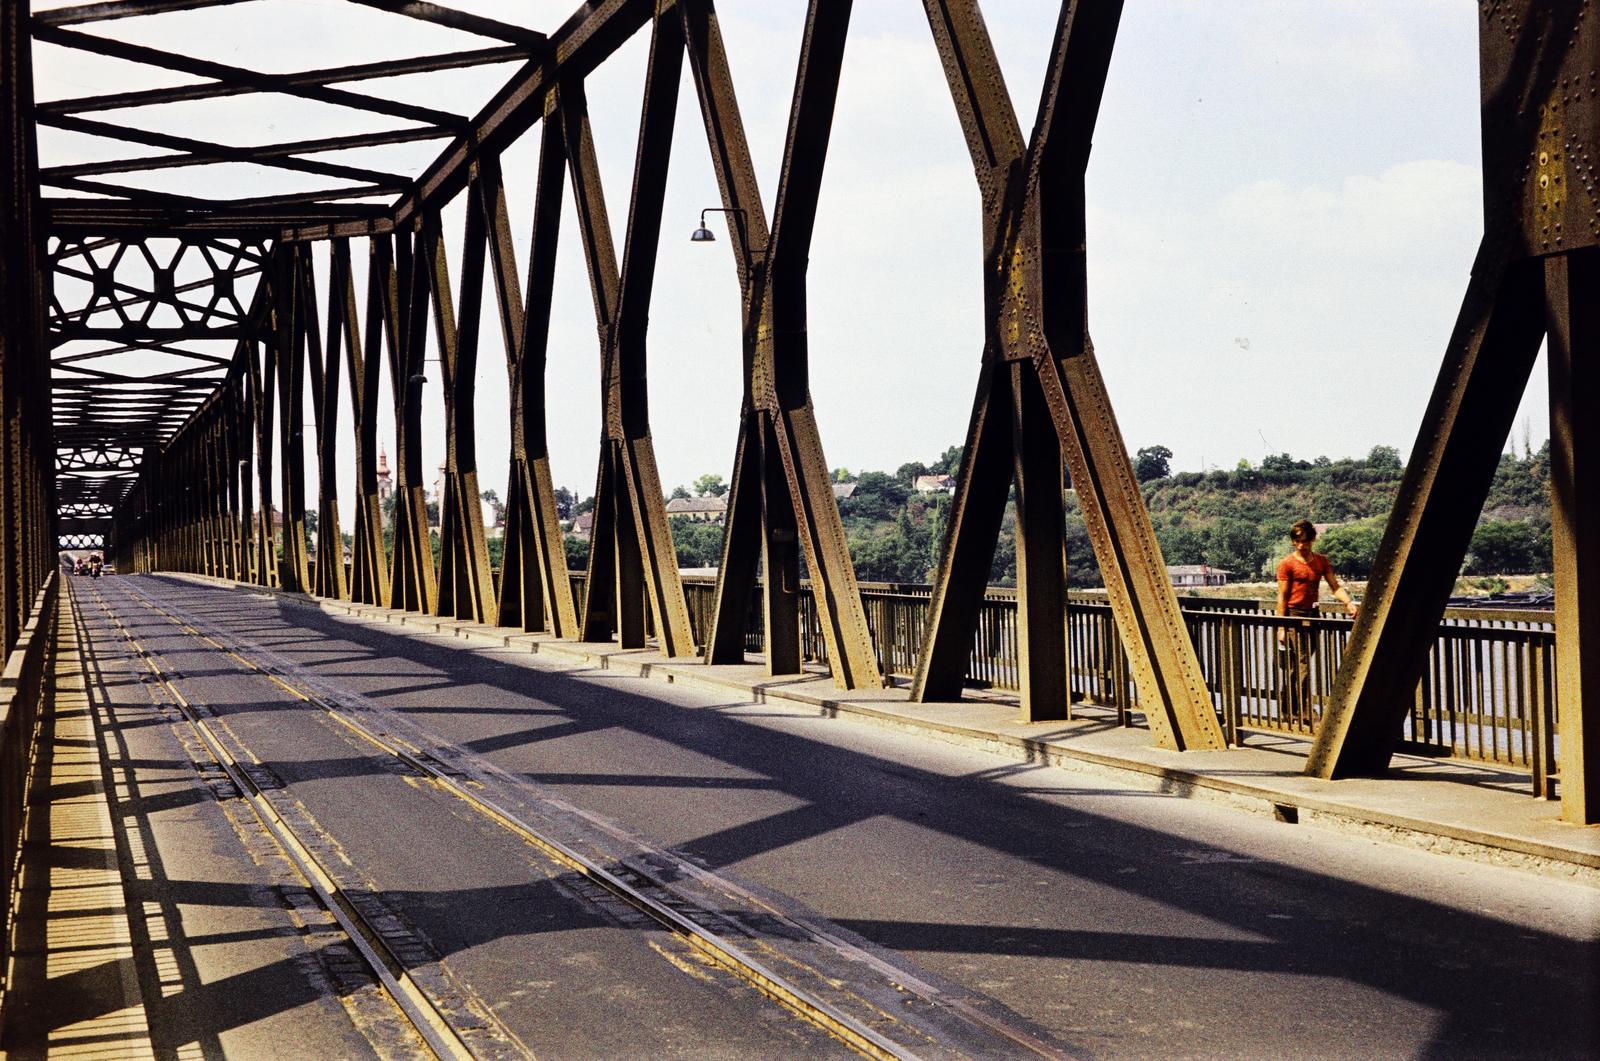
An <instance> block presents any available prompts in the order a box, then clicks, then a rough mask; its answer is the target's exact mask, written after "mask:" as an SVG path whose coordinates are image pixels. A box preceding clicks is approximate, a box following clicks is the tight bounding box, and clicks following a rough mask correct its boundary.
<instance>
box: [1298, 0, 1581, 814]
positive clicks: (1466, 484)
mask: <svg viewBox="0 0 1600 1061" xmlns="http://www.w3.org/2000/svg"><path fill="white" fill-rule="evenodd" d="M1589 8H1590V5H1589V4H1588V3H1587V2H1585V0H1547V2H1537V0H1494V2H1486V3H1483V4H1481V5H1480V7H1479V14H1480V24H1479V40H1480V51H1481V56H1482V59H1481V64H1480V72H1481V78H1482V89H1483V98H1482V112H1483V139H1484V154H1483V160H1484V162H1483V165H1484V181H1483V183H1484V238H1483V243H1482V245H1481V247H1480V249H1479V251H1478V258H1477V261H1476V263H1475V264H1474V266H1473V273H1472V279H1471V282H1470V283H1469V285H1468V287H1467V293H1466V296H1465V298H1464V300H1463V303H1462V307H1461V314H1460V316H1459V317H1458V319H1457V322H1456V327H1455V332H1454V334H1453V335H1452V336H1451V339H1450V343H1449V346H1448V348H1447V352H1446V354H1445V360H1444V364H1443V365H1442V366H1441V368H1440V372H1439V378H1438V381H1437V382H1436V384H1435V385H1434V391H1433V396H1432V398H1431V399H1430V401H1429V403H1428V408H1427V412H1426V413H1425V414H1424V417H1423V425H1422V430H1421V432H1420V433H1419V434H1418V436H1417V442H1416V446H1415V448H1414V449H1413V451H1412V454H1411V460H1410V462H1409V463H1408V464H1407V466H1406V471H1405V475H1404V477H1403V478H1402V480H1401V484H1400V491H1399V495H1398V497H1397V498H1396V501H1395V506H1394V509H1393V510H1392V512H1391V513H1390V517H1389V523H1388V526H1387V528H1386V529H1385V531H1384V536H1383V541H1382V543H1381V544H1380V546H1379V549H1378V556H1377V560H1376V562H1375V564H1374V569H1373V575H1372V579H1371V581H1370V582H1369V583H1368V586H1367V595H1366V599H1365V600H1364V601H1363V604H1362V611H1361V615H1360V617H1359V618H1358V619H1357V621H1356V625H1355V629H1354V630H1353V631H1352V633H1351V638H1350V643H1349V645H1348V647H1347V648H1346V651H1345V655H1344V660H1343V663H1342V665H1341V668H1340V671H1339V678H1338V682H1337V684H1336V687H1335V690H1334V695H1333V697H1332V700H1331V702H1330V704H1329V706H1328V710H1327V715H1326V718H1325V720H1324V722H1323V724H1322V727H1321V729H1320V730H1319V731H1318V733H1317V738H1316V742H1315V745H1314V746H1313V748H1312V752H1311V757H1310V761H1309V762H1308V764H1307V767H1306V770H1307V772H1308V773H1311V774H1314V775H1317V776H1321V777H1329V778H1336V777H1347V776H1352V775H1361V774H1375V773H1381V772H1382V771H1384V770H1385V769H1386V768H1387V767H1388V765H1389V760H1390V757H1391V755H1392V754H1393V752H1394V749H1395V745H1396V743H1397V742H1398V741H1399V739H1400V735H1401V729H1402V727H1403V725H1404V722H1405V718H1406V714H1407V709H1408V707H1409V698H1408V697H1407V696H1405V695H1398V693H1399V691H1400V690H1409V689H1411V688H1413V687H1414V686H1415V684H1416V682H1417V679H1418V678H1419V677H1420V675H1421V673H1422V669H1423V666H1424V664H1425V662H1426V659H1427V653H1428V650H1429V648H1430V644H1431V641H1432V638H1433V634H1432V629H1433V627H1434V625H1435V624H1436V623H1437V621H1438V618H1439V616H1440V615H1441V614H1442V613H1443V611H1444V607H1445V602H1446V599H1447V598H1448V596H1449V594H1450V591H1451V588H1452V586H1453V585H1454V581H1455V577H1456V574H1457V572H1459V571H1460V568H1461V562H1462V560H1463V559H1464V557H1465V556H1466V552H1467V549H1468V547H1469V545H1470V543H1471V539H1472V532H1473V529H1474V527H1475V526H1476V523H1477V519H1478V515H1479V513H1480V512H1481V511H1482V509H1483V503H1484V501H1485V499H1486V498H1487V497H1488V493H1489V488H1490V486H1491V484H1492V482H1493V479H1494V472H1495V468H1496V466H1497V464H1498V461H1499V458H1500V452H1501V449H1502V447H1503V446H1504V443H1505V439H1506V437H1507V435H1508V434H1509V432H1510V429H1511V425H1512V422H1513V420H1514V418H1515V416H1516V412H1517V407H1518V405H1519V404H1520V402H1521V397H1522V394H1523V391H1524V389H1525V388H1526V385H1527V381H1528V376H1529V373H1530V372H1531V371H1532V368H1533V363H1534V359H1535V356H1536V355H1537V353H1538V350H1539V345H1540V342H1541V340H1543V339H1544V337H1545V335H1546V334H1547V332H1548V334H1549V336H1550V338H1551V343H1550V351H1551V358H1550V371H1551V387H1550V395H1551V398H1550V400H1551V439H1550V442H1551V465H1552V475H1551V479H1552V488H1553V491H1554V499H1553V500H1554V505H1553V509H1552V519H1553V526H1552V531H1553V538H1554V542H1553V544H1554V552H1555V568H1556V581H1557V618H1558V623H1557V629H1558V643H1557V657H1556V690H1557V703H1558V706H1559V716H1560V725H1561V734H1560V736H1561V751H1562V763H1561V771H1560V783H1561V796H1562V815H1563V817H1565V818H1566V819H1567V820H1569V821H1574V822H1600V755H1596V754H1591V753H1592V752H1593V751H1594V749H1593V743H1594V741H1595V740H1596V739H1597V737H1596V734H1597V732H1600V720H1597V719H1596V718H1595V714H1596V712H1600V699H1597V697H1596V696H1595V695H1594V694H1593V688H1594V686H1595V682H1596V674H1597V671H1596V669H1595V666H1594V664H1593V663H1592V661H1590V662H1585V660H1584V656H1583V653H1582V651H1581V649H1580V646H1581V645H1582V644H1583V643H1584V642H1583V638H1584V636H1585V633H1586V632H1587V631H1589V630H1592V629H1593V628H1594V627H1595V620H1594V618H1593V616H1592V615H1591V614H1590V613H1591V612H1592V609H1593V608H1594V607H1595V588H1596V574H1595V572H1594V570H1593V565H1592V563H1590V562H1589V561H1588V560H1587V559H1586V556H1587V554H1589V553H1592V552H1593V551H1594V543H1595V541H1596V540H1597V538H1596V533H1597V532H1596V528H1595V515H1594V507H1593V506H1594V503H1595V502H1594V499H1593V498H1592V497H1590V496H1587V495H1586V494H1585V492H1583V491H1582V490H1580V489H1579V482H1580V478H1579V476H1580V475H1581V473H1582V471H1583V469H1585V468H1587V467H1588V466H1590V465H1592V464H1593V463H1594V461H1595V456H1594V455H1595V446H1596V440H1595V438H1594V436H1593V433H1592V431H1591V430H1589V429H1587V428H1586V427H1585V423H1584V417H1583V415H1582V410H1583V409H1584V408H1585V405H1584V402H1585V401H1586V400H1587V399H1589V398H1590V396H1591V395H1592V393H1593V387H1594V375H1593V374H1594V365H1595V364H1596V363H1597V359H1600V333H1597V332H1596V330H1595V327H1594V323H1593V310H1592V307H1593V304H1594V301H1595V299H1594V294H1593V292H1594V290H1595V288H1596V279H1597V274H1596V270H1595V266H1594V264H1593V260H1594V259H1593V255H1594V253H1595V251H1594V250H1593V248H1594V247H1595V245H1596V244H1597V243H1600V195H1597V190H1596V179H1595V178H1596V173H1595V168H1594V167H1595V162H1596V159H1595V157H1594V155H1593V154H1592V152H1594V151H1596V150H1600V102H1597V100H1596V98H1595V92H1596V89H1595V86H1594V79H1595V76H1596V73H1595V71H1596V70H1597V69H1600V30H1597V29H1596V27H1595V25H1594V21H1595V20H1594V19H1593V18H1589V17H1586V15H1588V14H1590V13H1591V12H1590V11H1589ZM1590 419H1592V417H1591V418H1590ZM1592 493H1593V491H1592V490H1591V491H1588V494H1592ZM1589 639H1590V643H1592V640H1593V635H1592V634H1590V635H1589ZM1589 656H1591V657H1592V656H1594V653H1593V652H1592V651H1591V652H1590V653H1589ZM1586 693H1588V694H1589V695H1585V694H1586Z"/></svg>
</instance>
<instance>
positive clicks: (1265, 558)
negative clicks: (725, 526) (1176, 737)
mask: <svg viewBox="0 0 1600 1061" xmlns="http://www.w3.org/2000/svg"><path fill="white" fill-rule="evenodd" d="M1171 457H1172V453H1171V451H1170V450H1168V449H1167V448H1166V447H1164V446H1151V447H1147V448H1145V449H1141V450H1139V451H1138V453H1137V454H1135V457H1134V468H1135V473H1136V475H1137V476H1138V478H1139V480H1140V484H1141V488H1142V490H1143V493H1144V499H1145V504H1146V506H1147V507H1148V509H1149V511H1150V519H1151V522H1152V524H1153V525H1154V526H1155V530H1156V536H1157V538H1158V539H1159V540H1160V542H1161V548H1162V552H1163V554H1164V555H1165V557H1166V560H1167V563H1169V564H1206V565H1209V566H1211V567H1214V568H1222V569H1223V570H1226V571H1229V572H1231V579H1232V580H1233V581H1235V582H1239V581H1252V580H1256V579H1262V578H1270V577H1271V568H1272V565H1273V564H1275V563H1276V562H1277V560H1278V558H1279V557H1280V556H1281V555H1282V554H1283V553H1284V552H1286V551H1287V548H1288V529H1289V525H1290V524H1291V523H1293V522H1294V521H1295V520H1298V519H1310V520H1311V521H1312V522H1314V523H1316V524H1318V525H1320V526H1322V527H1323V533H1322V536H1321V538H1320V539H1319V541H1318V549H1319V550H1320V551H1323V552H1326V553H1327V554H1328V556H1329V557H1330V558H1331V559H1332V561H1333V564H1334V567H1335V569H1336V570H1337V571H1338V572H1339V573H1340V574H1341V575H1342V576H1343V577H1346V578H1354V579H1363V578H1365V577H1366V576H1367V575H1368V574H1369V573H1370V571H1371V569H1372V562H1373V558H1374V556H1375V555H1376V553H1377V548H1378V542H1379V539H1380V538H1381V537H1382V534H1383V526H1384V522H1385V521H1386V520H1387V518H1388V514H1389V509H1390V508H1391V506H1392V505H1393V504H1394V498H1395V495H1396V493H1397V491H1398V490H1399V486H1400V476H1401V472H1402V471H1403V466H1402V463H1401V458H1400V454H1399V452H1398V451H1397V450H1395V449H1394V448H1393V447H1390V446H1377V447H1375V448H1374V449H1373V450H1372V451H1371V452H1370V453H1369V454H1367V456H1366V457H1364V458H1359V459H1348V458H1342V459H1338V460H1333V459H1330V458H1327V457H1316V458H1314V459H1311V460H1304V459H1298V458H1295V457H1293V456H1291V455H1289V454H1287V453H1280V454H1276V455H1273V456H1269V457H1267V458H1266V459H1265V460H1263V461H1261V462H1260V464H1252V463H1250V462H1249V461H1246V460H1241V461H1240V462H1239V463H1238V465H1237V466H1235V467H1234V468H1232V469H1230V470H1226V471H1224V470H1213V471H1207V472H1176V473H1175V472H1172V471H1171V468H1170V461H1171ZM960 464H961V449H960V447H958V446H952V447H950V448H949V449H947V450H946V451H945V452H944V453H943V454H942V455H940V456H939V457H938V458H937V459H936V460H934V461H932V462H929V463H922V462H918V461H911V462H908V463H906V464H903V465H901V466H900V467H899V468H897V469H896V470H895V471H894V472H892V473H891V472H884V471H862V472H851V471H849V470H848V469H844V468H840V469H836V470H835V471H834V480H835V482H838V483H849V484H851V485H852V486H853V489H852V490H850V491H849V496H847V497H842V498H841V499H840V501H839V514H840V516H841V518H842V519H843V520H844V525H845V532H846V536H847V538H848V541H849V545H850V554H851V556H852V558H853V559H854V561H855V567H856V574H857V576H858V577H860V578H861V579H862V580H863V581H870V582H926V581H928V580H929V579H930V577H931V575H932V572H933V570H934V567H935V565H936V564H937V563H938V558H939V550H940V548H941V546H942V543H943V541H944V533H945V526H946V524H947V522H948V520H949V513H950V504H951V497H950V495H949V494H947V493H943V492H937V491H928V492H924V491H919V490H917V489H916V488H915V483H916V480H917V478H918V477H919V476H926V475H938V474H948V475H952V476H953V475H956V474H957V473H958V472H959V470H960ZM725 491H726V486H725V485H724V484H723V481H722V479H721V478H720V477H718V476H715V475H707V476H702V477H701V478H700V479H699V480H697V481H696V482H695V484H694V493H696V494H700V495H708V494H721V493H723V492H725ZM674 494H675V496H690V491H689V490H688V489H686V488H681V487H680V488H679V489H678V490H677V491H674ZM1065 517H1066V543H1067V557H1068V565H1069V570H1068V581H1069V583H1070V584H1071V585H1073V586H1079V587H1092V586H1098V585H1100V584H1101V580H1100V573H1099V570H1098V567H1097V566H1096V564H1095V561H1094V556H1093V553H1092V550H1091V548H1090V545H1089V537H1088V533H1087V530H1086V529H1085V527H1084V522H1083V515H1082V513H1081V511H1080V510H1079V508H1078V504H1077V497H1076V494H1074V493H1073V492H1072V491H1071V490H1068V491H1067V493H1066V495H1065ZM671 522H672V530H673V537H674V541H675V543H676V545H677V551H678V560H679V564H680V565H681V566H683V567H715V566H716V565H717V562H718V559H719V556H720V551H721V546H722V528H721V527H720V526H718V525H715V524H710V523H696V522H692V521H690V520H687V519H678V518H675V519H673V520H672V521H671ZM1014 527H1015V506H1014V503H1013V504H1008V505H1007V510H1006V516H1005V524H1004V527H1003V528H1002V532H1001V535H1000V541H999V543H998V546H997V548H996V550H995V557H994V563H993V566H992V568H991V572H990V577H991V581H992V582H994V583H995V584H997V585H1014V584H1015V583H1016V575H1017V569H1016V546H1015V540H1014V537H1013V531H1014ZM573 544H574V546H575V547H574V550H573V551H574V554H575V555H574V559H577V557H578V556H581V555H584V554H586V552H587V550H586V548H581V547H580V546H586V544H587V543H573ZM1550 548H1551V545H1550V448H1549V443H1548V442H1546V443H1545V444H1544V445H1543V446H1541V447H1540V448H1539V449H1538V450H1529V449H1527V448H1524V451H1523V452H1522V454H1521V455H1518V454H1516V453H1507V454H1505V455H1503V456H1502V457H1501V459H1500V466H1499V468H1498V469H1497V471H1496V474H1495V480H1494V484H1493V486H1492V488H1491V490H1490V493H1489V498H1488V501H1487V503H1486V504H1485V506H1484V511H1483V515H1482V517H1481V519H1480V521H1479V525H1478V528H1477V530H1476V532H1475V533H1474V535H1473V539H1472V548H1471V552H1470V554H1469V555H1468V557H1467V562H1466V565H1465V567H1464V573H1466V574H1475V575H1504V574H1524V573H1542V572H1548V571H1549V570H1550V555H1551V553H1550Z"/></svg>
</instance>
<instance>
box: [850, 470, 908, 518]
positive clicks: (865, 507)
mask: <svg viewBox="0 0 1600 1061" xmlns="http://www.w3.org/2000/svg"><path fill="white" fill-rule="evenodd" d="M910 496H911V491H910V490H909V489H907V487H906V484H905V483H903V482H901V481H900V480H899V479H896V478H895V477H894V476H891V475H885V474H884V473H883V472H862V473H861V474H860V475H859V476H857V477H856V491H855V493H854V494H853V495H851V496H850V497H848V498H844V499H843V500H841V501H840V502H839V514H840V515H841V516H843V517H845V518H847V519H854V520H865V521H868V522H878V521H881V520H889V519H893V518H894V517H895V516H896V515H897V514H898V513H899V511H900V509H901V508H903V507H905V503H906V498H908V497H910Z"/></svg>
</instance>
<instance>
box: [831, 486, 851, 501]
mask: <svg viewBox="0 0 1600 1061" xmlns="http://www.w3.org/2000/svg"><path fill="white" fill-rule="evenodd" d="M855 494H856V484H855V483H834V484H833V499H834V500H835V501H845V500H848V499H849V498H852V497H854V496H855Z"/></svg>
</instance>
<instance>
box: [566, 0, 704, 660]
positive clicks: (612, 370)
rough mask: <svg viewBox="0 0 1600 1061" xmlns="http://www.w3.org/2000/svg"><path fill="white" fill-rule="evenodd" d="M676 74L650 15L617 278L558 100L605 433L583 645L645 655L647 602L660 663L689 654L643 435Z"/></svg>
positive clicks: (679, 53) (679, 34) (578, 148)
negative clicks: (616, 646)
mask: <svg viewBox="0 0 1600 1061" xmlns="http://www.w3.org/2000/svg"><path fill="white" fill-rule="evenodd" d="M682 66H683V26H682V23H681V22H680V21H679V20H678V19H677V18H676V17H665V16H661V17H657V19H656V20H655V23H654V31H653V33H652V35H651V41H650V63H649V68H648V71H647V73H646V76H645V97H644V107H643V114H642V116H641V118H640V122H639V151H638V162H637V164H636V166H635V169H634V178H633V191H632V196H631V200H630V202H629V210H628V230H627V242H626V245H625V249H624V254H623V265H622V269H621V271H620V273H619V271H618V269H617V265H616V252H615V250H614V249H613V244H612V239H611V224H610V221H609V219H608V218H607V215H606V207H605V195H604V192H603V190H602V188H601V185H600V174H599V167H598V164H597V163H596V161H595V157H594V141H593V137H592V136H591V134H590V129H589V116H588V108H587V104H586V103H585V100H584V96H583V92H582V88H581V86H577V85H573V86H564V87H563V88H562V89H561V91H560V93H559V96H558V108H559V110H560V115H561V120H562V126H563V130H564V133H565V136H566V153H567V162H568V168H569V170H570V171H571V179H572V186H573V198H574V200H575V206H576V207H577V213H578V227H579V230H580V232H581V235H582V242H583V248H584V259H585V261H586V263H587V265H588V271H589V281H590V289H591V292H592V294H593V296H594V305H595V317H596V321H597V324H598V327H599V332H600V340H601V378H602V390H601V394H602V403H603V408H602V415H603V420H602V422H603V424H604V428H603V436H602V439H601V455H600V468H599V472H598V475H597V477H596V485H595V494H594V498H595V521H594V531H593V536H592V538H591V539H590V547H589V572H588V577H589V583H588V585H589V592H588V596H587V598H586V603H585V606H584V615H583V619H582V630H583V634H582V636H583V638H584V640H586V641H603V640H609V639H610V638H611V637H612V635H613V634H615V635H616V636H617V638H618V639H619V640H620V642H621V644H622V645H623V647H625V648H638V647H643V645H644V643H645V608H646V604H648V607H649V610H650V614H651V616H652V617H653V618H654V621H655V630H656V637H657V639H658V642H659V646H660V649H661V652H662V653H663V654H664V655H667V656H686V655H690V654H692V653H693V652H694V651H695V645H694V637H693V634H692V632H691V631H690V628H689V609H688V605H687V603H686V602H685V600H684V596H683V583H682V580H681V579H680V578H679V575H678V561H677V556H676V553H675V552H674V550H673V545H672V532H671V530H670V528H669V527H668V526H667V517H666V505H665V502H664V501H663V499H662V493H661V481H660V476H659V474H658V473H657V471H656V463H655V449H654V444H653V443H652V441H651V438H650V424H649V408H648V404H647V395H646V388H645V331H646V325H647V322H648V320H649V304H650V293H651V284H652V280H653V277H654V271H655V258H656V249H657V245H658V243H659V240H660V235H661V202H662V196H663V194H664V192H665V186H666V175H667V161H668V157H669V155H670V152H671V147H672V127H673V120H674V117H675V111H676V108H677V99H678V79H679V75H680V72H681V70H682Z"/></svg>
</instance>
